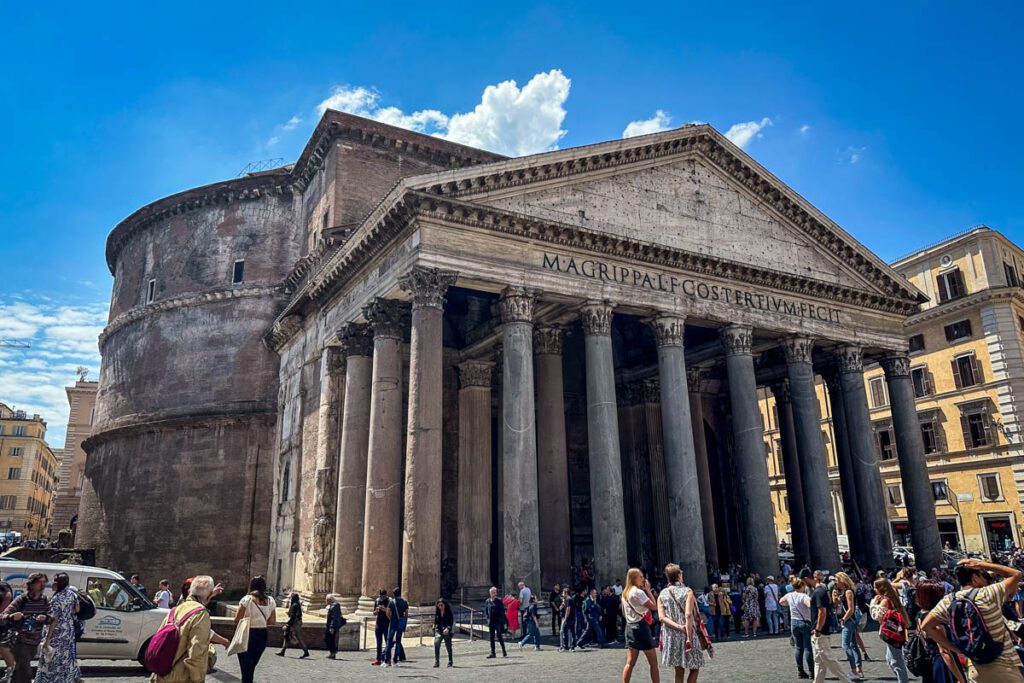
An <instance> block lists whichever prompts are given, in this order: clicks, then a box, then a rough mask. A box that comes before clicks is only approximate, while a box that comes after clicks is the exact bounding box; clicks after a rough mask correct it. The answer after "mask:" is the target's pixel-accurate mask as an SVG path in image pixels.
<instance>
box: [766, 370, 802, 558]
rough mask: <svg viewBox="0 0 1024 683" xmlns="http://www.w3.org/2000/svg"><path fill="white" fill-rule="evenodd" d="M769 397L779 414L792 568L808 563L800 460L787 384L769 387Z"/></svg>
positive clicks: (784, 381)
mask: <svg viewBox="0 0 1024 683" xmlns="http://www.w3.org/2000/svg"><path fill="white" fill-rule="evenodd" d="M772 393H773V394H774V395H775V405H776V406H777V407H778V411H779V441H780V443H781V445H782V469H783V470H784V471H785V473H786V476H785V479H786V500H787V502H788V503H789V529H790V536H791V537H792V541H793V554H794V555H795V556H796V561H797V565H796V566H802V565H803V564H806V563H808V562H810V561H811V542H810V540H808V538H807V509H806V508H805V507H804V488H803V482H802V481H801V479H800V456H799V452H798V450H797V445H796V426H795V425H794V423H793V405H792V403H791V402H790V396H789V381H788V380H783V381H782V382H780V383H779V384H776V385H775V386H774V387H772Z"/></svg>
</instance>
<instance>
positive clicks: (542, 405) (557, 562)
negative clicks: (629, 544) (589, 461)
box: [533, 327, 572, 588]
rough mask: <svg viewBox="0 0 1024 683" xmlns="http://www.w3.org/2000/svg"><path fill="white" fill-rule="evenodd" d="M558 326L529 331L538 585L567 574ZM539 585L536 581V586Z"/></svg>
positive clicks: (569, 545)
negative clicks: (533, 365) (533, 379)
mask: <svg viewBox="0 0 1024 683" xmlns="http://www.w3.org/2000/svg"><path fill="white" fill-rule="evenodd" d="M564 334H565V333H564V330H563V329H562V328H560V327H541V328H538V329H537V330H536V332H535V334H534V339H533V345H534V351H535V352H536V354H537V357H536V363H537V434H538V435H540V436H541V437H542V438H540V439H539V440H538V443H537V469H538V476H537V488H538V499H539V500H538V503H539V509H540V519H543V520H544V524H543V526H541V527H540V531H539V533H540V576H541V586H543V587H544V588H549V587H550V586H552V585H554V584H555V583H558V582H561V581H565V580H566V579H567V578H569V575H570V567H571V566H572V527H571V522H570V517H569V514H570V511H569V458H568V449H567V447H566V435H565V390H564V384H563V382H564V380H563V377H562V342H563V338H564ZM538 588H539V586H538Z"/></svg>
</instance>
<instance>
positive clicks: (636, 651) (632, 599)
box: [622, 567, 661, 683]
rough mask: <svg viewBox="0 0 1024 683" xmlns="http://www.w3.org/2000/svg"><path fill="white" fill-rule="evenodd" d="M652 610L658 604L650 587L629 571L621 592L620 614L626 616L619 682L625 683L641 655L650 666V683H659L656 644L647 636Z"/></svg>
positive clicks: (638, 574) (634, 571)
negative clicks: (623, 654)
mask: <svg viewBox="0 0 1024 683" xmlns="http://www.w3.org/2000/svg"><path fill="white" fill-rule="evenodd" d="M656 609H658V603H656V602H655V601H654V595H653V594H652V593H651V584H650V583H649V582H648V581H647V579H645V578H644V573H643V572H642V571H641V570H639V569H637V568H636V567H632V568H630V570H629V572H628V573H627V574H626V588H625V590H623V591H622V614H623V616H625V617H626V666H625V668H624V669H623V670H622V683H629V679H630V678H631V677H632V676H633V667H635V666H636V660H637V659H638V658H639V657H640V653H641V652H643V653H644V656H645V657H647V664H648V665H649V666H650V667H651V682H652V683H660V680H661V679H660V677H659V674H658V656H657V653H656V652H655V650H656V649H657V647H658V644H657V643H656V642H654V636H653V635H651V622H652V621H654V617H653V614H652V613H651V611H652V610H656Z"/></svg>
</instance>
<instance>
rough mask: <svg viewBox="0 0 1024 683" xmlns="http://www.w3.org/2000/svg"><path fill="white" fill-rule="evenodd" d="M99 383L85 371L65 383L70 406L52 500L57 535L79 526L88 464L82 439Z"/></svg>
mask: <svg viewBox="0 0 1024 683" xmlns="http://www.w3.org/2000/svg"><path fill="white" fill-rule="evenodd" d="M98 386H99V383H98V382H94V381H87V380H86V379H85V374H84V373H82V374H80V376H79V379H78V381H77V382H75V384H74V386H70V387H65V391H67V395H68V404H69V406H70V408H71V410H70V413H69V414H68V431H67V436H66V437H65V440H64V448H62V449H60V450H58V451H57V457H58V460H59V461H60V477H59V479H60V482H59V483H58V485H57V497H56V500H55V501H54V504H53V532H54V535H56V534H57V532H59V531H62V530H64V529H70V530H71V531H72V533H73V532H74V531H75V530H76V528H77V526H78V504H79V503H80V502H81V500H82V471H83V469H84V468H85V451H84V450H83V449H82V442H83V441H84V440H85V439H86V438H88V436H89V433H90V432H91V431H92V421H93V417H94V416H95V412H96V411H95V406H96V389H97V387H98Z"/></svg>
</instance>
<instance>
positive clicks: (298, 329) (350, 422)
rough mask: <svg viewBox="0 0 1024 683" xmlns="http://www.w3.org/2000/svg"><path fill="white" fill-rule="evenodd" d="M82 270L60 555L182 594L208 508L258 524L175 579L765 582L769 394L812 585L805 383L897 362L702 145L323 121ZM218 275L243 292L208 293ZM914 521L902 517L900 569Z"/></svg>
mask: <svg viewBox="0 0 1024 683" xmlns="http://www.w3.org/2000/svg"><path fill="white" fill-rule="evenodd" d="M416 174H419V175H416ZM236 184H237V185H238V186H237V188H236ZM254 194H255V196H254ZM243 195H244V196H243ZM204 197H208V198H204ZM243 243H244V244H246V245H247V246H249V247H251V248H252V249H253V250H254V253H252V254H249V253H248V252H246V254H244V256H243V255H240V254H241V252H240V251H239V250H238V249H239V245H241V244H243ZM108 256H109V260H110V264H111V269H112V272H114V274H115V277H116V278H117V284H116V285H115V303H114V306H113V308H112V320H111V326H110V328H108V331H107V332H105V333H104V337H103V340H102V346H103V354H104V361H103V370H102V373H101V386H100V397H99V401H100V405H101V410H100V415H99V416H98V423H99V424H98V427H97V434H96V435H95V436H94V437H93V438H92V439H91V440H90V442H89V444H88V445H87V448H88V449H89V463H88V465H87V468H86V469H87V475H86V476H87V479H88V480H89V487H87V493H89V494H90V500H89V501H88V503H86V502H85V501H84V502H83V508H82V520H83V521H82V525H83V526H82V529H83V533H84V531H85V529H86V527H88V529H89V533H90V535H91V538H93V539H95V542H96V543H97V545H98V547H99V548H100V549H101V557H103V558H104V559H105V560H106V561H107V562H113V563H116V564H119V565H121V566H125V568H131V569H134V568H135V566H131V567H128V566H126V565H130V564H140V563H141V562H142V558H143V557H145V558H146V561H147V562H150V563H151V565H152V567H154V569H153V571H156V570H157V569H159V571H161V572H175V571H177V572H179V574H177V575H180V572H184V571H185V567H184V566H182V565H181V560H180V559H179V558H176V557H175V556H174V554H173V551H172V550H171V549H173V548H177V547H188V546H189V545H190V544H189V542H186V541H185V540H184V538H181V537H177V536H175V534H177V533H178V531H179V530H180V531H181V532H182V533H184V532H186V531H189V532H191V531H193V527H194V526H196V525H198V526H199V527H200V528H201V532H200V533H201V534H206V533H207V532H208V531H209V530H208V529H207V528H206V525H207V524H212V522H211V521H210V520H212V518H213V516H214V515H216V514H217V513H218V511H219V512H220V513H221V517H220V523H221V524H222V525H224V524H226V525H227V526H228V527H229V528H231V529H238V528H246V529H251V530H252V533H251V534H250V535H248V536H244V537H243V535H239V534H233V535H231V534H229V535H230V536H231V537H230V542H226V543H225V542H223V535H219V536H218V538H219V539H221V542H219V544H218V545H216V547H214V546H211V551H210V553H208V555H207V557H206V558H204V559H205V561H206V562H207V563H208V565H209V566H204V567H195V565H194V564H193V563H191V562H190V564H189V565H188V566H189V569H188V570H187V571H188V572H192V573H194V572H195V571H199V570H200V569H210V570H212V571H215V572H217V573H219V574H220V575H224V574H225V573H227V574H228V575H229V576H230V577H231V580H232V581H235V582H240V581H241V580H242V575H243V574H245V573H249V572H262V571H265V570H269V577H270V580H271V583H272V585H274V586H275V587H276V588H277V589H278V590H283V589H284V588H294V589H297V590H300V591H301V592H302V593H303V594H304V595H305V596H306V597H307V599H310V600H313V599H316V598H317V597H318V595H319V594H320V593H323V592H325V591H328V590H331V591H335V592H338V593H339V594H341V596H342V598H343V600H344V601H345V602H346V604H348V605H349V606H352V605H356V604H358V605H360V606H362V607H366V606H367V605H368V604H369V600H370V599H371V598H372V596H373V595H374V594H375V593H376V590H377V589H379V588H382V587H384V588H391V587H394V586H398V585H401V587H402V589H403V590H404V592H405V594H406V595H407V596H409V597H410V599H411V601H412V602H413V603H414V604H416V605H429V604H431V603H432V602H433V600H434V598H435V597H436V596H437V595H438V594H439V593H445V594H451V593H452V592H453V591H454V590H455V589H457V588H458V587H462V588H463V589H465V590H467V591H468V592H469V593H470V594H472V593H475V592H476V591H479V590H480V589H481V588H482V587H484V586H486V585H487V584H490V583H496V582H504V583H505V584H509V585H511V584H512V583H514V582H515V581H517V580H520V579H525V580H527V581H528V582H529V583H531V584H533V585H534V586H538V585H539V584H540V583H542V582H543V583H551V582H552V581H555V580H564V579H567V578H568V572H569V564H570V563H572V562H579V561H581V560H582V559H584V558H586V559H590V560H592V561H593V564H594V566H595V569H596V571H597V573H598V578H599V579H600V580H603V581H611V580H612V579H613V578H615V577H621V576H622V574H623V573H624V572H625V569H626V568H627V565H628V564H643V565H645V566H647V567H649V568H653V567H654V566H656V565H657V564H659V563H663V562H665V561H667V560H669V559H676V560H677V561H680V562H681V563H683V564H684V566H685V567H686V568H687V570H688V571H689V572H690V573H697V574H700V573H701V572H702V571H703V570H704V568H705V566H706V565H705V562H707V563H710V564H718V563H724V562H726V561H729V560H737V561H741V562H743V563H744V564H746V565H747V566H750V567H751V568H753V569H755V570H757V571H760V572H761V573H763V574H767V573H772V572H773V571H775V570H776V569H777V557H778V556H777V553H778V546H777V540H776V533H775V529H774V526H773V516H772V507H771V498H770V496H771V490H770V482H769V476H768V470H767V467H766V465H765V451H764V440H763V439H764V437H763V427H764V426H763V425H762V423H761V419H760V414H759V411H758V401H757V396H758V394H757V388H758V387H759V386H771V385H775V384H778V383H779V382H780V381H782V380H786V382H787V384H788V386H789V392H790V395H791V405H792V412H793V414H794V425H795V427H794V434H795V442H796V444H797V445H796V449H797V451H798V454H799V458H798V461H799V463H800V464H799V469H800V471H801V475H803V481H802V483H801V486H802V489H801V491H802V497H803V498H805V499H806V501H807V503H808V509H807V512H806V519H805V521H806V523H807V526H808V538H809V542H808V544H807V547H805V548H802V549H801V552H802V553H804V554H805V558H804V559H807V560H809V561H812V562H813V563H814V564H815V565H816V566H822V567H830V566H835V565H836V564H837V562H838V552H837V543H836V528H835V525H834V522H833V521H832V518H831V516H830V515H825V516H824V518H823V517H822V516H821V515H820V514H819V513H820V511H821V510H823V509H825V506H826V505H827V504H828V503H829V500H830V499H829V495H830V493H829V488H828V481H827V471H826V466H825V463H824V453H823V451H822V448H821V444H820V443H818V442H816V441H815V438H816V436H817V435H818V431H817V424H818V421H820V415H819V414H818V403H817V401H816V400H814V399H815V395H814V383H815V376H816V374H817V373H824V372H827V371H828V369H829V368H831V367H833V366H834V364H835V356H836V354H837V353H841V352H842V351H841V349H843V348H845V347H846V346H847V345H855V346H856V347H857V348H858V349H859V350H860V352H862V353H863V354H864V355H865V357H866V358H870V359H879V358H883V357H885V358H890V357H893V354H896V356H895V357H897V358H898V357H899V356H900V354H905V353H906V345H907V342H906V338H905V337H904V335H903V328H902V325H903V320H904V318H905V317H906V316H908V315H911V314H913V313H915V312H916V311H917V310H918V309H919V306H920V303H921V302H922V301H923V300H924V297H923V295H921V293H920V292H918V291H917V290H916V289H914V288H913V286H911V285H909V284H908V283H907V282H906V281H905V280H904V279H902V278H901V277H899V276H898V275H897V274H896V273H894V272H893V271H892V270H891V269H889V268H888V266H886V264H885V263H883V262H882V261H881V260H879V259H878V258H877V257H876V256H874V255H873V254H871V253H870V252H869V251H867V250H866V249H865V248H864V247H863V246H861V245H860V244H858V243H857V242H856V241H855V240H854V239H853V238H851V237H850V236H849V235H847V234H846V233H845V232H843V231H842V230H841V229H840V228H839V227H838V226H836V225H834V224H833V223H831V222H830V221H828V219H826V218H825V217H824V216H822V215H821V214H820V212H818V211H817V210H815V209H814V208H813V207H812V206H810V205H809V204H807V203H806V202H805V201H804V200H803V199H802V198H800V197H799V196H798V195H796V194H795V193H794V192H792V191H791V190H789V189H788V188H786V187H785V186H784V185H782V183H780V182H779V181H778V180H777V179H775V178H774V177H773V176H771V175H770V174H769V173H768V172H767V171H766V170H764V169H763V168H761V167H760V166H758V165H757V164H756V162H754V161H753V160H751V159H750V158H749V157H747V156H746V155H745V154H743V153H742V152H741V151H740V150H738V149H737V148H735V147H734V146H733V145H731V144H730V143H729V142H728V141H726V140H725V139H724V138H723V137H722V136H721V135H720V134H718V133H717V132H716V131H714V130H713V129H712V128H710V127H708V126H688V127H686V128H683V129H679V130H674V131H668V132H665V133H658V134H654V135H649V136H643V137H640V138H635V139H630V140H623V141H615V142H609V143H604V144H600V145H593V146H589V147H583V148H579V149H570V150H564V151H557V152H551V153H547V154H542V155H536V156H533V157H526V158H522V159H512V160H505V159H501V158H499V157H496V156H495V155H491V154H488V153H485V152H481V151H478V150H472V149H468V148H464V147H461V146H458V145H453V144H451V143H447V142H444V141H440V140H437V139H434V138H430V137H426V136H422V135H417V134H413V133H409V132H407V131H402V130H399V129H395V128H390V127H388V126H384V125H382V124H378V123H374V122H369V121H364V120H361V119H357V118H355V117H351V116H348V115H342V114H338V113H336V112H328V113H327V114H325V116H324V118H323V120H322V121H321V123H320V124H319V125H318V127H317V129H316V131H315V132H314V134H313V137H312V139H311V140H310V142H309V144H308V145H307V147H306V149H305V150H304V152H303V154H302V156H301V157H300V159H299V160H298V162H297V163H296V164H295V166H294V167H288V168H285V169H280V170H278V171H275V172H271V173H269V174H266V175H261V176H254V177H252V178H246V179H242V180H240V181H235V182H234V183H225V184H223V185H222V186H217V187H216V188H213V189H210V188H201V189H200V190H194V191H191V192H189V193H185V194H184V195H181V196H179V197H172V198H168V199H167V200H162V201H161V202H158V203H157V204H156V205H153V206H152V207H147V208H146V209H143V210H141V211H140V212H139V213H138V214H137V215H136V216H133V217H130V218H129V219H127V220H126V221H125V223H124V224H122V226H119V227H118V228H117V229H115V231H114V233H113V234H112V235H111V238H110V247H109V250H108ZM243 257H244V258H245V259H246V262H247V264H248V261H249V259H250V258H251V259H253V260H254V261H255V262H256V263H257V264H265V265H266V269H265V270H262V271H259V272H260V275H259V276H258V277H257V279H256V280H255V281H254V282H253V283H252V284H251V285H250V281H249V280H248V265H246V273H247V276H246V281H245V285H244V287H242V288H238V287H230V286H223V285H222V284H219V283H222V280H223V277H224V276H225V274H227V273H229V271H230V268H229V265H230V264H231V263H233V261H234V260H237V259H239V258H243ZM257 267H259V266H257ZM158 270H159V271H160V272H161V273H163V272H166V273H167V275H166V284H163V285H159V286H160V287H162V288H161V289H159V294H158V296H159V299H160V300H159V301H154V302H153V303H149V304H146V303H145V302H144V301H142V300H140V299H139V296H140V292H142V293H145V292H147V291H148V290H147V287H148V282H149V281H150V280H152V279H153V278H154V275H153V273H156V272H157V271H158ZM218 278H220V280H218ZM164 279H165V278H164V276H163V275H161V276H160V278H158V282H161V283H163V282H164ZM250 288H251V289H250ZM691 378H692V379H691ZM891 383H892V384H893V387H894V390H895V391H896V393H897V394H899V393H900V391H901V389H900V387H902V385H903V383H904V378H903V377H902V376H901V375H899V374H898V373H895V374H893V375H892V380H891ZM851 386H852V385H851ZM847 405H848V406H853V407H852V408H850V410H851V411H854V410H855V409H856V408H857V407H858V406H859V404H857V403H856V402H855V401H852V400H851V401H848V402H847ZM861 417H863V416H860V415H859V414H857V415H853V414H851V420H850V421H851V423H854V422H856V420H858V419H860V418H861ZM257 422H258V426H256V424H257ZM858 424H859V422H858ZM901 431H905V430H901ZM240 434H249V435H250V436H251V438H250V439H249V440H246V441H245V443H244V444H243V443H239V438H240ZM903 436H904V437H906V434H904V435H903ZM906 438H910V441H908V442H907V445H906V446H905V449H906V450H907V451H908V453H910V455H909V457H908V459H907V460H906V463H905V467H904V472H903V474H904V477H905V478H909V479H910V480H912V481H914V482H917V483H918V484H919V483H920V481H921V479H920V477H921V476H922V472H920V471H918V470H919V469H920V468H919V464H920V463H918V461H917V460H915V458H914V454H913V452H912V451H913V450H914V444H913V443H911V441H912V437H906ZM187 439H194V441H188V440H187ZM218 439H230V440H231V443H223V442H222V441H218ZM254 444H255V445H256V446H257V448H256V451H255V453H258V454H259V457H260V459H261V460H260V463H261V464H260V470H259V471H260V474H259V476H258V477H257V476H255V475H254V474H253V473H252V472H253V461H254V459H255V457H256V456H255V455H254V452H253V445H254ZM140 449H143V450H140ZM211 449H212V450H216V452H217V456H216V457H210V455H209V454H210V453H211ZM264 449H265V450H264ZM143 453H145V457H138V456H141V455H142V454H143ZM136 454H138V455H136ZM172 463H173V468H174V469H173V470H172V471H173V472H174V474H173V475H172V476H168V477H167V478H166V479H167V480H166V482H164V483H162V484H161V485H160V486H161V488H160V489H159V493H161V494H163V497H162V498H161V500H162V501H165V502H163V503H162V504H161V505H159V506H157V505H153V504H152V503H150V502H149V501H152V500H153V499H154V496H153V493H154V492H153V490H152V483H151V482H152V480H153V478H154V477H156V478H159V476H160V474H159V472H160V471H164V472H167V471H168V469H169V468H171V467H172ZM903 464H904V462H903V460H901V465H903ZM196 471H198V472H200V473H203V474H204V475H205V476H200V477H196V476H194V473H195V472H196ZM875 475H876V476H875V478H874V479H872V478H871V477H866V478H865V481H864V482H863V486H864V487H872V486H880V481H875V479H877V472H876V473H875ZM925 483H926V480H925ZM858 485H861V483H860V482H858ZM211 493H212V494H213V495H210V494H211ZM203 494H205V495H203ZM247 496H251V499H250V498H249V497H247ZM167 508H171V509H172V510H173V511H172V512H170V513H169V512H168V511H167ZM240 511H241V516H239V514H240ZM933 513H934V511H933V510H932V514H931V515H930V516H929V511H928V510H927V509H925V508H924V506H922V505H918V506H916V507H914V509H913V510H912V511H910V510H908V514H909V516H910V517H912V518H913V519H914V521H915V527H914V528H915V529H917V532H915V533H916V534H917V535H916V536H915V545H918V546H920V550H919V555H918V557H919V559H921V560H922V564H928V563H929V562H931V561H932V560H934V557H933V555H934V554H936V553H937V550H938V546H937V538H938V535H937V532H936V533H935V534H932V531H933V530H934V527H935V519H934V514H933ZM865 514H871V513H870V512H865ZM246 515H249V516H248V517H247V516H246ZM705 516H709V517H713V518H714V519H713V520H712V519H707V520H705V519H704V517H705ZM86 521H88V524H86ZM166 527H170V528H171V529H172V532H171V537H170V538H168V535H167V534H166V533H164V531H165V530H166ZM651 527H653V529H651ZM648 531H651V532H653V533H651V534H647V535H650V536H651V537H650V538H643V536H645V534H646V532H648ZM933 536H934V538H933ZM193 538H194V537H193ZM203 538H204V540H205V539H206V538H207V537H206V536H205V535H204V536H203ZM153 539H160V540H159V543H161V544H163V545H164V547H165V548H166V549H167V550H166V552H165V551H161V550H159V549H157V548H154V547H153V545H152V544H153V543H155V542H156V541H154V540H153ZM878 543H881V540H880V539H876V544H878ZM192 545H194V543H192ZM204 545H205V543H204ZM243 546H244V547H245V548H246V550H247V552H246V553H245V555H246V557H247V558H248V561H243V559H242V557H241V556H240V553H242V547H243ZM140 547H141V548H144V549H145V554H142V553H140V551H139V548H140ZM873 551H874V552H876V553H878V552H880V549H879V548H873ZM172 575H175V574H173V573H172Z"/></svg>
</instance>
